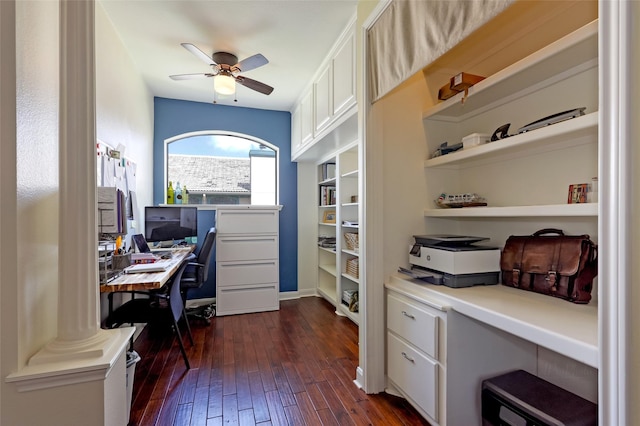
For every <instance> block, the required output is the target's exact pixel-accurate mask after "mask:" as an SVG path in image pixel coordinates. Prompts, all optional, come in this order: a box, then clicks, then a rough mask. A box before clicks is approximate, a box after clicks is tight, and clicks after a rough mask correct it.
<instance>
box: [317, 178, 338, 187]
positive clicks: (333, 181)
mask: <svg viewBox="0 0 640 426" xmlns="http://www.w3.org/2000/svg"><path fill="white" fill-rule="evenodd" d="M335 184H336V178H335V177H332V178H329V179H325V180H321V181H320V182H318V185H320V186H322V185H335Z"/></svg>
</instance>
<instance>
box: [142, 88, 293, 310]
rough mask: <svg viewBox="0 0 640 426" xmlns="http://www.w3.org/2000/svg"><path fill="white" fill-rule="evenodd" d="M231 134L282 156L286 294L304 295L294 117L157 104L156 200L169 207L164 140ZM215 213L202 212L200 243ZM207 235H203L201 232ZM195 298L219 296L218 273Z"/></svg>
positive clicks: (160, 101)
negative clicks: (250, 139)
mask: <svg viewBox="0 0 640 426" xmlns="http://www.w3.org/2000/svg"><path fill="white" fill-rule="evenodd" d="M205 130H226V131H231V132H237V133H243V134H246V135H250V136H254V137H257V138H260V139H263V140H265V141H267V142H269V143H271V144H273V145H275V146H277V147H278V148H279V153H280V185H279V187H280V194H279V195H280V204H281V205H282V206H283V208H282V210H281V211H280V291H281V292H282V291H297V290H298V196H297V187H298V173H297V164H296V163H293V162H291V114H290V113H289V112H288V111H271V110H263V109H254V108H243V107H230V106H226V105H214V104H209V103H202V102H191V101H182V100H176V99H167V98H155V99H154V135H153V201H154V203H155V204H161V203H164V182H163V179H164V167H165V164H164V141H165V140H166V139H169V138H172V137H174V136H177V135H181V134H184V133H190V132H197V131H205ZM213 221H214V219H213V215H212V214H211V212H207V211H199V212H198V243H199V245H200V244H201V243H202V241H204V236H205V233H206V230H207V229H209V227H210V226H213V225H214V223H213ZM201 232H202V235H200V233H201ZM212 275H213V277H209V280H208V282H207V284H205V285H204V286H203V287H202V288H201V289H200V290H198V291H197V292H193V293H190V296H189V297H190V298H204V297H215V273H213V274H212Z"/></svg>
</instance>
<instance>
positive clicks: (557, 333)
mask: <svg viewBox="0 0 640 426" xmlns="http://www.w3.org/2000/svg"><path fill="white" fill-rule="evenodd" d="M386 287H387V288H388V289H392V290H394V291H397V292H400V293H402V294H404V295H405V296H407V297H411V298H413V299H415V300H418V301H421V302H423V303H427V304H429V305H431V306H433V305H434V304H435V305H436V306H443V307H449V308H450V309H454V310H455V311H457V312H459V313H461V314H463V315H466V316H468V317H470V318H474V319H476V320H478V321H481V322H483V323H486V324H488V325H491V326H493V327H496V328H498V329H500V330H504V331H506V332H508V333H511V334H513V335H516V336H519V337H521V338H523V339H525V340H528V341H530V342H533V343H535V344H538V345H540V346H544V347H545V348H548V349H550V350H552V351H555V352H558V353H560V354H562V355H565V356H567V357H569V358H572V359H575V360H577V361H579V362H582V363H584V364H587V365H589V366H591V367H595V368H597V367H598V306H597V305H596V304H595V303H593V302H591V303H589V304H587V305H578V304H575V303H572V302H568V301H566V300H562V299H558V298H555V297H551V296H545V295H542V294H538V293H533V292H530V291H525V290H519V289H516V288H510V287H506V286H503V285H500V284H498V285H490V286H474V287H466V288H450V287H445V286H439V285H433V284H428V283H426V282H424V281H421V280H414V279H411V278H409V277H405V276H403V275H401V274H397V275H393V276H391V277H390V278H389V280H388V281H387V284H386Z"/></svg>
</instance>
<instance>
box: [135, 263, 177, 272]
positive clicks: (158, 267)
mask: <svg viewBox="0 0 640 426" xmlns="http://www.w3.org/2000/svg"><path fill="white" fill-rule="evenodd" d="M167 266H169V264H168V263H166V262H155V263H138V264H135V265H131V266H127V267H126V268H124V273H125V274H143V273H147V272H164V271H166V270H167Z"/></svg>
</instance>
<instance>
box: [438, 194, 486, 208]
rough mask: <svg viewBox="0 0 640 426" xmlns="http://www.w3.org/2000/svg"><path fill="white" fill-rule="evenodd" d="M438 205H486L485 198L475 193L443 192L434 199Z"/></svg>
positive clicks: (451, 206) (453, 206) (458, 206)
mask: <svg viewBox="0 0 640 426" xmlns="http://www.w3.org/2000/svg"><path fill="white" fill-rule="evenodd" d="M435 202H436V205H437V206H438V207H443V208H460V207H481V206H486V205H487V200H485V199H484V198H483V197H481V196H479V195H478V194H476V193H473V194H471V193H466V194H445V193H442V194H440V196H439V197H438V199H437V200H435Z"/></svg>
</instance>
